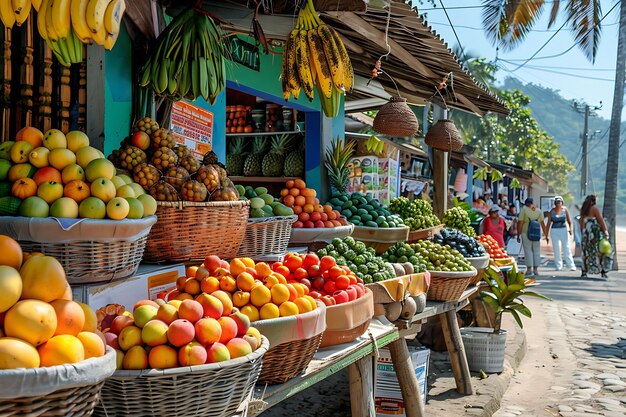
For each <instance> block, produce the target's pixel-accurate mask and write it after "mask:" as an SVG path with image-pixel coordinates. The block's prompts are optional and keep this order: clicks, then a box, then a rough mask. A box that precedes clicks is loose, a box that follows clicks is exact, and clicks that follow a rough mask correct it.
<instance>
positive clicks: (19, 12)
mask: <svg viewBox="0 0 626 417" xmlns="http://www.w3.org/2000/svg"><path fill="white" fill-rule="evenodd" d="M7 1H8V0H7ZM12 5H13V11H14V12H15V23H16V24H17V25H18V26H22V23H24V22H25V21H26V19H28V15H29V14H30V7H31V4H30V0H13V1H12Z"/></svg>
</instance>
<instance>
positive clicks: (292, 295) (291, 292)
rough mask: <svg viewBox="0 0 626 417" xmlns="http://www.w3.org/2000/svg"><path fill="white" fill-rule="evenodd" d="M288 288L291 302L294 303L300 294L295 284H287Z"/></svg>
mask: <svg viewBox="0 0 626 417" xmlns="http://www.w3.org/2000/svg"><path fill="white" fill-rule="evenodd" d="M287 288H289V301H293V300H295V299H296V298H298V292H297V291H296V288H295V287H294V286H293V284H287Z"/></svg>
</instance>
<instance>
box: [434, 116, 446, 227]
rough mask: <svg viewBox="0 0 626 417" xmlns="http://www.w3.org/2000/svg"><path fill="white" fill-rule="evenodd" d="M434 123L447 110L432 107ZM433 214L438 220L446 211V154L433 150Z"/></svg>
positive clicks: (443, 117) (441, 117)
mask: <svg viewBox="0 0 626 417" xmlns="http://www.w3.org/2000/svg"><path fill="white" fill-rule="evenodd" d="M433 114H434V121H435V122H436V121H437V120H439V119H445V118H446V116H447V110H444V109H443V108H441V107H439V106H437V105H436V104H434V105H433ZM432 151H433V212H434V213H435V215H436V216H437V217H439V218H440V219H442V218H443V213H444V212H445V211H446V210H447V209H448V152H443V151H440V150H438V149H433V150H432Z"/></svg>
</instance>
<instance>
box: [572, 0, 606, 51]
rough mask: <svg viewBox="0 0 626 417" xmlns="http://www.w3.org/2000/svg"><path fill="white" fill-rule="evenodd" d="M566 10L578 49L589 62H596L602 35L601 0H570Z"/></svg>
mask: <svg viewBox="0 0 626 417" xmlns="http://www.w3.org/2000/svg"><path fill="white" fill-rule="evenodd" d="M566 10H567V22H568V24H569V26H570V27H571V28H572V30H573V31H574V33H575V36H574V39H575V40H576V43H577V44H578V47H579V48H580V49H581V50H582V52H583V53H584V54H585V57H587V59H588V60H589V61H591V62H595V60H596V54H597V53H598V46H599V44H600V35H601V34H602V27H601V23H600V20H601V19H602V7H601V6H600V0H569V1H568V2H567V6H566Z"/></svg>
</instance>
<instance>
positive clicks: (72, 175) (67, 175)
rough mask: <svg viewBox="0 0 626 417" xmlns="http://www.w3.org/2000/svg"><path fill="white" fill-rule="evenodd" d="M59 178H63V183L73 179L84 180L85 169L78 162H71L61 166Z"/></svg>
mask: <svg viewBox="0 0 626 417" xmlns="http://www.w3.org/2000/svg"><path fill="white" fill-rule="evenodd" d="M61 178H63V184H67V183H69V182H71V181H74V180H78V181H85V170H84V169H82V168H81V166H80V165H78V164H71V165H68V166H66V167H65V168H63V171H61Z"/></svg>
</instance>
